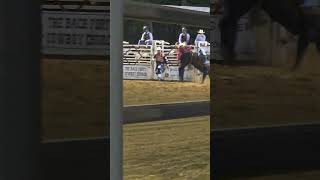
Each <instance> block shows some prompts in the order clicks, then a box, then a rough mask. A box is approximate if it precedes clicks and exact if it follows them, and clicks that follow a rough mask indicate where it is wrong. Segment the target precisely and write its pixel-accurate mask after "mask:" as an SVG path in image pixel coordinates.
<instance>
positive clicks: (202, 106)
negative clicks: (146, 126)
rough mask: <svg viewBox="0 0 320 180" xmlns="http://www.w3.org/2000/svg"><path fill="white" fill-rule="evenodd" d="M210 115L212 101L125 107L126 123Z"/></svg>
mask: <svg viewBox="0 0 320 180" xmlns="http://www.w3.org/2000/svg"><path fill="white" fill-rule="evenodd" d="M209 114H210V101H191V102H176V103H164V104H149V105H131V106H125V107H124V123H125V124H129V123H139V122H151V121H160V120H169V119H180V118H188V117H197V116H207V115H209Z"/></svg>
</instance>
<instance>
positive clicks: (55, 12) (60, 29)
mask: <svg viewBox="0 0 320 180" xmlns="http://www.w3.org/2000/svg"><path fill="white" fill-rule="evenodd" d="M89 7H90V8H89ZM107 9H108V8H107V7H101V6H99V7H94V6H88V8H85V7H83V8H82V9H79V10H77V11H74V10H73V11H71V10H61V9H57V6H55V5H45V6H43V9H42V53H43V54H53V55H101V56H105V55H109V44H110V40H109V11H107Z"/></svg>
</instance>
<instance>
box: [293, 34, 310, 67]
mask: <svg viewBox="0 0 320 180" xmlns="http://www.w3.org/2000/svg"><path fill="white" fill-rule="evenodd" d="M308 44H309V41H308V39H307V37H306V36H303V35H300V36H299V39H298V49H297V56H296V62H295V64H294V65H293V67H292V70H293V71H294V70H296V69H297V68H298V67H299V66H300V64H301V61H302V59H303V56H304V54H305V51H306V49H307V47H308Z"/></svg>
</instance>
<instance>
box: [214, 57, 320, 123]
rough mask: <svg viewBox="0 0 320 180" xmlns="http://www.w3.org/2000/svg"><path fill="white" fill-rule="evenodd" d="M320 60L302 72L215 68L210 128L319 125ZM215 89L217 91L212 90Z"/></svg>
mask: <svg viewBox="0 0 320 180" xmlns="http://www.w3.org/2000/svg"><path fill="white" fill-rule="evenodd" d="M319 68H320V56H318V55H317V54H315V53H308V54H307V56H306V58H305V61H304V62H303V64H302V66H301V68H299V69H298V70H297V71H294V72H292V71H291V70H290V68H289V67H270V66H234V67H230V66H222V65H214V66H213V69H214V80H213V82H212V83H211V85H212V87H211V90H214V94H213V96H211V98H212V99H211V101H212V102H213V103H212V104H211V107H212V108H211V115H212V117H211V121H212V123H211V126H212V127H211V128H236V127H248V126H269V125H270V126H273V125H282V124H287V123H310V122H319V118H320V113H319V112H320V96H319V94H320V71H319ZM213 88H214V89H213Z"/></svg>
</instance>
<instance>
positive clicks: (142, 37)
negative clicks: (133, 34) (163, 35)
mask: <svg viewBox="0 0 320 180" xmlns="http://www.w3.org/2000/svg"><path fill="white" fill-rule="evenodd" d="M144 33H145V32H144ZM144 33H142V36H141V39H140V40H144Z"/></svg>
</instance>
